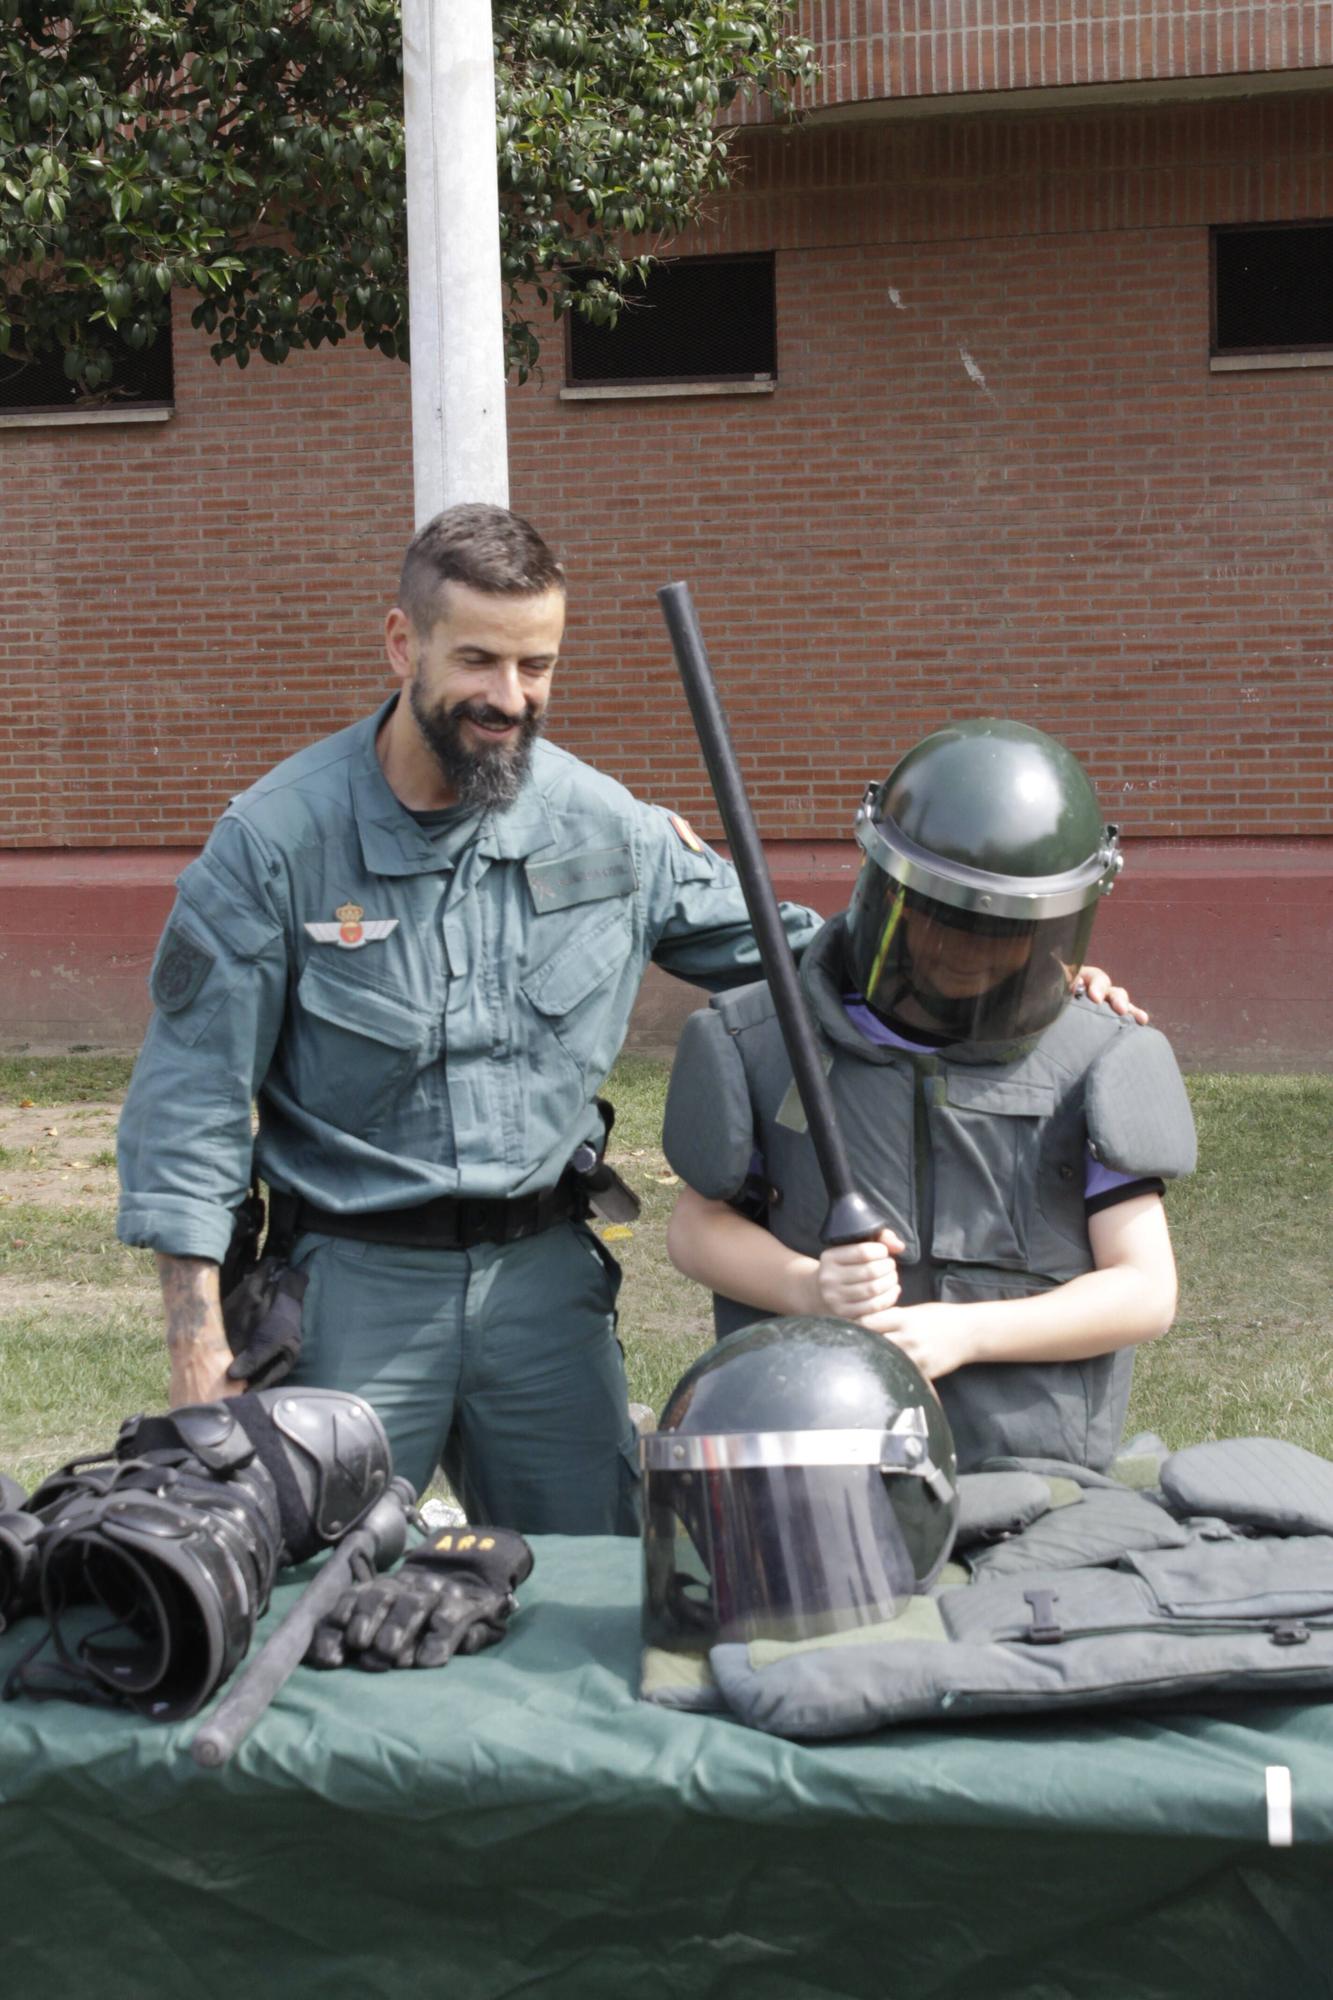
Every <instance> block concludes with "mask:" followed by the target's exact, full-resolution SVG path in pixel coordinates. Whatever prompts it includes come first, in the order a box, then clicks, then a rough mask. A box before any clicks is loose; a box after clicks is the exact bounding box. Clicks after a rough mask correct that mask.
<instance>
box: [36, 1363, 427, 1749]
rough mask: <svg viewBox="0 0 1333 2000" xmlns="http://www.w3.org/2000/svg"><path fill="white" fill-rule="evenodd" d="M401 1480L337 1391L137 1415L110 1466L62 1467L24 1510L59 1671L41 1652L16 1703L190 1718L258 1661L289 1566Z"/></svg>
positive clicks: (360, 1413) (379, 1439)
mask: <svg viewBox="0 0 1333 2000" xmlns="http://www.w3.org/2000/svg"><path fill="white" fill-rule="evenodd" d="M390 1471H391V1467H390V1460H389V1447H388V1441H387V1439H386V1438H385V1435H384V1430H383V1426H382V1425H381V1424H380V1421H379V1419H378V1417H377V1416H376V1415H375V1413H374V1411H373V1410H372V1409H371V1408H370V1407H369V1405H368V1404H366V1403H363V1402H362V1401H361V1399H360V1398H359V1397H356V1396H351V1395H347V1394H344V1393H343V1392H341V1391H338V1390H330V1389H309V1390H302V1391H297V1390H277V1389H270V1390H260V1391H258V1392H255V1393H253V1394H251V1395H248V1396H237V1397H234V1398H232V1399H230V1400H229V1401H226V1402H221V1403H201V1404H193V1405H189V1406H187V1407H185V1408H182V1409H179V1410H173V1411H170V1412H169V1413H168V1414H167V1415H166V1416H161V1417H134V1418H130V1419H129V1420H127V1422H126V1423H125V1424H124V1425H122V1427H121V1432H120V1436H119V1438H118V1439H117V1442H116V1447H115V1452H114V1456H113V1457H112V1458H110V1459H102V1460H91V1461H75V1463H73V1464H72V1465H69V1466H66V1467H64V1468H63V1469H62V1470H61V1471H60V1472H58V1473H55V1474H54V1475H53V1476H52V1477H51V1478H50V1479H48V1480H46V1481H44V1482H43V1484H42V1485H41V1486H40V1487H38V1489H37V1491H36V1492H35V1493H34V1494H33V1496H32V1498H31V1500H30V1501H29V1502H28V1510H27V1516H20V1517H18V1518H20V1519H24V1518H28V1517H36V1518H37V1519H38V1520H39V1521H40V1523H41V1533H40V1535H39V1537H38V1539H37V1548H36V1565H37V1575H38V1585H39V1590H40V1602H41V1609H42V1611H43V1612H44V1614H45V1616H46V1619H47V1621H48V1624H49V1627H50V1637H51V1638H52V1640H53V1641H54V1645H55V1651H56V1655H57V1660H58V1665H57V1666H54V1667H51V1668H49V1669H41V1668H38V1667H36V1666H34V1664H33V1656H32V1655H31V1654H30V1655H29V1656H28V1657H27V1658H26V1659H25V1660H23V1661H21V1662H20V1663H19V1666H18V1667H17V1668H15V1670H14V1672H13V1674H11V1676H10V1680H9V1682H8V1684H7V1685H6V1688H5V1694H6V1696H11V1695H14V1694H17V1693H19V1692H24V1691H26V1692H30V1693H36V1694H66V1695H70V1696H72V1697H73V1698H74V1699H76V1700H84V1701H104V1702H105V1701H110V1702H122V1703H127V1704H128V1705H129V1706H131V1707H133V1708H136V1709H138V1710H139V1712H140V1713H141V1714H144V1715H148V1716H151V1717H153V1718H154V1719H155V1720H160V1721H175V1720H177V1719H179V1718H181V1717H183V1716H188V1715H193V1714H194V1713H195V1712H196V1711H197V1710H198V1709H199V1708H201V1707H202V1706H203V1704H204V1703H205V1702H206V1701H207V1700H208V1699H209V1697H210V1696H211V1695H212V1694H213V1693H214V1691H215V1690H216V1689H217V1688H218V1687H219V1686H220V1685H221V1684H222V1682H223V1681H225V1680H226V1679H227V1677H228V1676H229V1675H230V1674H231V1673H232V1672H233V1670H234V1669H235V1667H236V1665H237V1663H238V1661H239V1660H240V1659H241V1658H242V1657H243V1655H244V1654H245V1651H246V1649H247V1648H248V1646H249V1644H250V1639H251V1636H252V1634H253V1632H254V1627H255V1623H256V1620H257V1619H258V1618H259V1617H260V1616H261V1615H262V1613H263V1611H264V1609H265V1607H266V1606H267V1604H268V1598H269V1592H270V1590H271V1588H272V1583H273V1577H274V1574H275V1572H276V1570H277V1569H278V1568H280V1567H281V1566H283V1565H285V1564H288V1563H293V1562H303V1561H304V1560H305V1559H306V1558H307V1557H308V1556H310V1555H313V1554H314V1553H315V1552H316V1551H317V1550H318V1549H320V1548H323V1547H325V1546H327V1545H328V1544H329V1543H330V1542H334V1541H337V1540H338V1539H339V1538H340V1537H341V1536H342V1535H343V1534H345V1533H346V1532H347V1530H348V1529H349V1528H351V1527H353V1526H354V1525H355V1524H356V1523H357V1522H358V1521H359V1520H360V1519H361V1518H362V1517H363V1516H364V1515H365V1514H367V1513H368V1512H369V1511H370V1509H371V1508H372V1507H373V1506H374V1504H375V1502H376V1501H377V1500H378V1498H379V1497H380V1495H381V1494H382V1493H383V1492H384V1490H385V1488H386V1486H387V1485H388V1482H389V1477H390ZM42 1643H43V1642H41V1641H39V1647H38V1650H40V1646H41V1644H42Z"/></svg>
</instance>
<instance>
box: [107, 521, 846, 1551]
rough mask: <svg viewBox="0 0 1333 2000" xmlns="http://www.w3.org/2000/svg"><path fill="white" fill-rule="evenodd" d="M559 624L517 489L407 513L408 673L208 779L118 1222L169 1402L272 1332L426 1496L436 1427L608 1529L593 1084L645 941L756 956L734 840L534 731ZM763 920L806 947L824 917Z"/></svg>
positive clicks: (403, 640) (709, 972) (625, 1015)
mask: <svg viewBox="0 0 1333 2000" xmlns="http://www.w3.org/2000/svg"><path fill="white" fill-rule="evenodd" d="M564 618H565V578H564V574H563V571H562V569H561V567H560V565H559V564H558V563H557V562H556V561H555V559H554V557H553V556H552V554H551V552H550V550H549V549H548V548H547V546H546V544H545V543H544V542H543V540H542V539H541V537H540V536H539V535H538V534H537V533H536V531H535V530H534V529H533V528H532V527H530V526H529V525H528V523H527V522H525V521H523V520H520V519H519V518H518V517H517V516H516V515H513V514H511V513H509V512H507V511H506V510H504V509H501V508H495V507H483V506H467V507H455V508H451V509H450V510H449V511H448V512H446V513H444V514H441V515H440V516H439V517H438V518H437V519H435V520H434V521H431V522H430V523H429V524H428V525H427V526H426V527H425V528H423V529H422V530H421V532H420V533H419V534H418V535H417V536H416V538H415V540H414V541H413V542H412V544H411V546H410V548H409V549H408V551H407V556H406V559H405V561H404V564H403V571H402V578H401V582H400V587H399V594H398V602H397V604H396V605H395V606H394V608H393V609H392V610H391V611H390V612H389V613H388V616H387V619H386V621H385V646H386V651H387V654H388V660H389V665H390V667H391V668H392V670H393V672H394V674H395V675H396V676H397V678H398V680H399V681H400V682H401V684H402V686H401V691H400V692H399V693H398V694H397V695H395V697H394V698H393V699H392V700H390V701H389V702H388V703H386V704H385V706H384V707H383V708H382V709H381V710H380V711H379V713H378V714H376V715H373V716H371V717H368V718H367V719H366V720H365V721H363V722H360V723H357V724H354V725H353V727H351V728H350V729H345V730H342V731H340V732H339V733H338V734H337V735H335V736H332V737H330V738H328V739H327V740H325V741H324V742H322V743H318V744H315V745H314V746H313V747H312V748H310V749H307V750H303V751H301V752H299V753H298V754H297V755H296V756H294V757H291V758H289V759H288V760H287V761H286V762H285V763H282V764H280V765H279V766H278V767H277V769H276V770H274V771H272V772H271V773H270V774H269V775H268V776H267V777H265V778H263V779H261V780H260V782H259V783H258V784H257V785H255V786H254V787H252V789H251V790H249V791H248V792H245V793H244V794H242V795H241V796H240V797H239V798H237V799H236V800H234V801H233V803H232V805H231V806H230V807H229V808H228V810H227V812H226V813H225V814H224V815H223V817H222V819H221V820H220V821H219V823H218V825H217V826H216V828H215V829H214V831H213V834H212V836H211V838H210V839H209V842H208V845H207V847H206V848H205V850H204V852H203V854H202V855H201V856H200V858H199V860H197V861H195V862H193V863H192V864H191V865H190V866H189V867H188V868H187V869H186V870H185V872H184V874H183V875H182V876H181V878H180V882H179V884H178V889H179V895H178V899H177V902H176V905H175V908H174V910H173V912H172V915H171V917H170V919H169V921H168V924H167V928H166V931H165V933H164V936H163V939H162V943H161V945H160V947H159V949H158V953H157V957H156V959H155V961H154V965H153V971H152V976H151V987H152V994H153V999H154V1002H155V1013H154V1016H153V1020H152V1022H151V1024H150V1027H149V1030H148V1035H147V1039H146V1041H145V1043H144V1047H143V1051H142V1054H141V1055H140V1058H139V1062H138V1064H137V1066H136V1069H135V1072H134V1077H133V1080H132V1082H131V1085H130V1089H129V1094H128V1096H127V1099H126V1103H125V1110H124V1114H123V1116H122V1120H121V1129H120V1171H121V1188H122V1193H121V1204H120V1216H119V1225H118V1227H119V1234H120V1237H121V1239H122V1241H124V1242H127V1243H133V1244H142V1245H147V1246H149V1247H151V1248H152V1249H154V1250H155V1251H156V1252H157V1253H158V1263H159V1269H160V1272H161V1277H162V1285H163V1297H164V1302H165V1307H166V1321H167V1344H168V1348H169V1351H170V1359H171V1390H170V1394H171V1400H172V1402H173V1404H180V1403H188V1402H207V1401H211V1400H213V1399H214V1398H216V1397H218V1396H226V1395H232V1394H235V1393H237V1392H238V1391H239V1390H241V1389H242V1388H244V1387H245V1386H246V1382H247V1380H249V1381H251V1382H254V1381H257V1380H272V1379H275V1376H274V1373H273V1372H271V1371H272V1370H273V1367H274V1363H275V1360H276V1359H278V1358H281V1361H282V1363H283V1365H286V1363H287V1362H289V1361H290V1359H291V1356H292V1355H293V1354H295V1356H296V1360H295V1367H294V1371H293V1372H292V1374H291V1380H292V1381H293V1383H294V1384H297V1385H301V1384H311V1385H318V1386H323V1387H328V1388H338V1389H347V1390H351V1391H353V1392H355V1393H356V1394H358V1395H360V1396H363V1397H365V1398H366V1399H367V1400H368V1401H369V1402H370V1403H372V1404H373V1405H374V1407H375V1409H376V1410H377V1411H378V1413H379V1415H380V1418H381V1419H382V1421H383V1423H384V1426H385V1429H386V1431H387V1432H388V1435H389V1440H390V1444H391V1446H392V1450H393V1455H394V1464H395V1467H396V1469H397V1470H398V1471H399V1472H401V1473H402V1474H403V1475H404V1476H405V1477H406V1478H408V1479H410V1480H411V1481H412V1483H413V1484H414V1485H415V1486H416V1487H417V1489H418V1490H421V1489H423V1488H424V1487H425V1486H426V1485H427V1484H428V1483H429V1481H430V1479H431V1477H432V1475H433V1473H434V1470H435V1467H436V1465H437V1464H438V1463H439V1462H440V1458H441V1454H442V1451H443V1450H444V1447H445V1445H446V1442H451V1444H452V1447H453V1455H452V1456H451V1460H450V1464H451V1470H453V1471H455V1473H456V1479H457V1482H458V1483H461V1486H462V1497H463V1499H464V1501H465V1504H466V1505H467V1507H468V1511H469V1513H470V1515H471V1517H472V1518H473V1519H477V1520H484V1521H488V1522H492V1523H495V1524H497V1525H503V1526H506V1527H511V1528H516V1529H518V1530H520V1531H522V1532H524V1533H529V1534H531V1533H537V1534H544V1533H559V1534H598V1533H614V1532H620V1533H633V1532H635V1531H636V1500H637V1491H636V1489H637V1481H638V1471H637V1449H636V1437H635V1431H634V1427H633V1424H632V1422H631V1420H630V1416H629V1410H628V1404H627V1399H626V1391H625V1377H624V1366H623V1361H622V1357H621V1352H620V1348H619V1345H618V1343H617V1341H616V1337H615V1298H616V1289H617V1285H618V1282H619V1271H618V1268H617V1266H616V1264H615V1261H614V1259H613V1258H612V1257H611V1255H610V1253H609V1252H608V1251H607V1250H606V1248H605V1246H604V1245H603V1243H602V1242H601V1240H600V1238H599V1237H597V1236H596V1235H595V1234H593V1232H592V1231H591V1230H590V1229H589V1227H588V1223H587V1214H588V1180H589V1170H590V1168H591V1169H592V1171H593V1172H594V1173H595V1171H596V1169H595V1163H596V1162H597V1161H598V1160H599V1159H600V1156H601V1153H602V1151H603V1148H604V1146H605V1138H606V1131H607V1122H608V1121H607V1117H606V1116H604V1112H603V1108H602V1106H601V1105H600V1104H599V1100H598V1097H597V1092H598V1090H599V1088H600V1087H601V1085H602V1082H603V1080H604V1079H605V1077H606V1075H607V1072H608V1071H609V1070H610V1068H611V1065H612V1063H613V1061H614V1060H615V1057H616V1055H617V1053H618V1051H619V1049H620V1045H621V1042H622V1040H623V1038H624V1034H625V1030H626V1026H627V1024H628V1021H629V1016H630V1011H631V1008H632V1007H633V1004H634V999H635V996H636V994H637V992H638V989H639V984H640V981H641V978H642V976H643V973H644V970H645V968H646V967H647V965H648V962H649V960H652V961H654V962H655V963H656V964H658V965H661V966H664V967H665V968H666V970H667V971H669V972H672V973H676V974H678V975H679V976H680V977H682V978H683V979H686V980H689V981H692V982H694V983H696V984H698V985H701V986H705V987H708V988H710V989H712V990H721V989H724V988H727V987H730V986H735V985H740V984H744V983H746V982H748V981H750V980H752V979H754V978H755V977H757V975H758V970H759V960H758V955H757V951H756V948H755V945H754V940H753V936H752V932H751V928H750V922H749V919H748V917H747V915H746V911H745V905H744V901H743V899H742V896H741V893H740V889H739V886H738V884H737V881H736V877H735V875H734V873H733V871H732V869H731V867H730V864H729V863H727V862H725V861H723V860H721V859H720V858H719V857H718V856H717V855H715V854H713V853H712V852H711V851H710V850H709V849H708V848H707V847H705V846H704V845H703V844H702V842H700V841H699V840H698V839H697V838H696V837H695V835H694V834H693V833H692V832H691V830H690V828H689V826H688V825H687V824H686V823H685V821H683V820H682V819H680V818H679V817H678V816H677V815H675V814H673V813H670V812H667V811H665V810H664V809H662V808H660V807H658V806H652V805H645V804H643V803H642V802H641V801H639V800H638V799H635V798H634V797H632V796H631V794H630V793H629V792H627V791H626V790H625V789H624V787H623V786H621V785H619V784H616V783H615V782H614V781H613V780H612V779H610V778H607V777H604V776H603V775H602V774H601V773H599V772H597V771H595V770H593V769H592V768H591V767H590V766H589V765H587V764H584V763H582V762H580V760H579V759H577V758H575V757H572V756H570V755H569V754H568V753H567V752H565V751H562V750H559V749H556V748H555V747H554V746H552V745H551V744H548V743H546V742H545V741H543V740H542V738H541V725H542V721H543V718H544V715H545V710H546V704H547V698H548V696H549V693H550V688H551V678H552V674H553V672H554V669H555V666H556V662H557V657H558V655H559V651H560V643H561V637H562V634H563V630H564ZM785 922H786V927H787V933H788V936H789V937H790V939H791V943H792V946H793V948H794V949H795V950H797V951H798V952H799V951H801V950H803V949H804V947H805V945H806V944H807V943H808V942H809V941H810V939H811V938H812V937H813V936H814V934H815V932H816V930H817V929H818V928H819V922H820V920H819V918H818V917H817V916H816V915H815V914H814V912H813V911H810V910H806V909H801V908H799V907H797V906H795V905H788V906H785ZM256 1101H257V1103H258V1111H259V1119H258V1130H257V1133H254V1134H253V1135H252V1117H251V1107H252V1104H253V1103H254V1102H256ZM256 1179H262V1180H263V1181H264V1182H265V1183H266V1184H267V1186H268V1189H269V1197H270V1207H271V1220H270V1235H269V1244H268V1246H267V1247H268V1249H269V1250H270V1251H273V1250H274V1249H275V1248H276V1250H277V1252H278V1255H277V1257H276V1258H275V1259H274V1261H273V1263H272V1264H271V1265H269V1267H268V1268H269V1270H270V1273H272V1272H273V1271H278V1272H280V1274H281V1275H280V1277H279V1279H278V1288H277V1291H276V1292H274V1291H273V1289H272V1287H270V1291H269V1293H268V1295H267V1298H266V1301H265V1310H264V1315H263V1316H261V1320H260V1328H259V1334H258V1336H257V1337H256V1338H251V1335H253V1334H254V1333H255V1327H254V1323H253V1315H252V1316H251V1320H250V1322H249V1323H248V1324H245V1323H244V1315H242V1314H238V1313H237V1312H234V1311H233V1309H232V1304H231V1300H232V1298H233V1297H239V1296H241V1294H242V1293H243V1291H244V1287H242V1288H241V1290H240V1291H239V1292H237V1293H235V1294H230V1295H229V1299H228V1312H227V1315H226V1324H225V1325H224V1314H223V1310H222V1293H223V1289H224V1288H223V1285H222V1284H221V1282H220V1277H219V1267H220V1266H221V1265H222V1264H223V1263H224V1260H225V1259H226V1257H227V1252H228V1247H229V1244H230V1243H231V1242H232V1240H233V1234H234V1227H235V1222H236V1218H237V1216H238V1215H240V1214H242V1213H243V1212H244V1209H245V1204H246V1201H247V1194H248V1190H249V1189H250V1188H251V1185H252V1182H253V1181H254V1180H256ZM275 1239H276V1240H275ZM263 1268H264V1267H263V1266H261V1270H262V1269H263ZM298 1320H299V1339H298ZM238 1324H240V1325H241V1326H242V1331H241V1332H240V1333H239V1334H238V1331H237V1328H238ZM275 1329H276V1337H275ZM229 1332H230V1333H231V1335H232V1338H233V1341H234V1342H235V1345H236V1346H237V1347H238V1348H240V1349H241V1350H242V1351H241V1352H239V1353H238V1354H237V1356H236V1359H235V1360H233V1358H232V1349H231V1347H230V1346H229V1342H228V1333H229Z"/></svg>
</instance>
